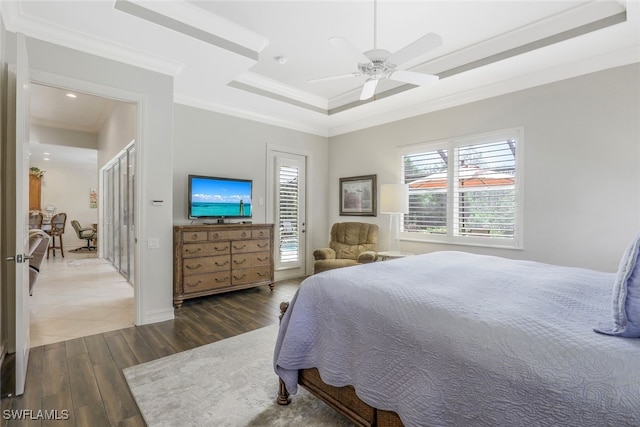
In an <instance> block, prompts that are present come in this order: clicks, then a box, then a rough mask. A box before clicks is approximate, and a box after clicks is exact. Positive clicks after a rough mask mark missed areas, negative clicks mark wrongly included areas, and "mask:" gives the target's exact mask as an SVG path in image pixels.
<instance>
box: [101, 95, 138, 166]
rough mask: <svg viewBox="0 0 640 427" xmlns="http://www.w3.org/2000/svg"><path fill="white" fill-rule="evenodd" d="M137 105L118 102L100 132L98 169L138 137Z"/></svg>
mask: <svg viewBox="0 0 640 427" xmlns="http://www.w3.org/2000/svg"><path fill="white" fill-rule="evenodd" d="M136 130H137V126H136V105H135V104H132V103H125V102H117V103H116V104H115V105H114V107H113V109H112V110H111V113H110V114H109V118H108V119H107V120H106V121H105V123H104V125H103V126H102V129H100V132H99V133H98V144H97V147H98V169H100V168H102V167H103V166H104V165H105V164H107V163H108V162H109V161H111V160H113V158H114V157H115V156H116V155H117V154H118V153H119V152H120V151H122V149H124V147H126V146H127V145H128V144H129V143H130V142H131V141H133V140H134V139H135V138H136Z"/></svg>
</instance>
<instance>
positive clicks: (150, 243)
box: [147, 237, 160, 249]
mask: <svg viewBox="0 0 640 427" xmlns="http://www.w3.org/2000/svg"><path fill="white" fill-rule="evenodd" d="M147 248H149V249H160V239H159V238H157V237H152V238H149V239H147Z"/></svg>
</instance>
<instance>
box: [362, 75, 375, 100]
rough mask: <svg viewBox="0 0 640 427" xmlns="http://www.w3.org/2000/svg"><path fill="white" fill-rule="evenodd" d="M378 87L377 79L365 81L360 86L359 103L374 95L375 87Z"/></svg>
mask: <svg viewBox="0 0 640 427" xmlns="http://www.w3.org/2000/svg"><path fill="white" fill-rule="evenodd" d="M377 86H378V79H367V81H366V82H364V86H362V92H361V93H360V101H364V100H367V99H369V98H371V97H372V96H373V95H375V93H376V87H377Z"/></svg>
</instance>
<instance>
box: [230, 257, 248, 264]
mask: <svg viewBox="0 0 640 427" xmlns="http://www.w3.org/2000/svg"><path fill="white" fill-rule="evenodd" d="M246 261H247V259H246V258H244V259H243V260H242V261H238V260H237V259H234V260H233V263H234V264H244V263H245V262H246Z"/></svg>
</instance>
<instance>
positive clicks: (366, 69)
mask: <svg viewBox="0 0 640 427" xmlns="http://www.w3.org/2000/svg"><path fill="white" fill-rule="evenodd" d="M373 20H374V30H373V44H374V46H373V49H371V50H368V51H366V52H364V53H362V52H360V51H359V50H358V49H357V48H356V47H355V46H354V45H353V44H352V43H351V42H349V41H348V40H346V39H343V38H341V37H332V38H330V39H329V43H330V44H331V45H333V46H334V47H336V48H338V49H341V50H342V51H343V52H345V53H346V54H348V55H349V56H351V57H352V58H353V59H354V60H355V61H357V64H358V65H357V67H358V70H359V71H358V72H352V73H347V74H338V75H334V76H327V77H320V78H316V79H311V80H308V82H309V83H316V82H323V81H329V80H336V79H342V78H346V77H360V76H365V77H367V79H366V80H365V82H364V85H363V87H362V91H361V92H360V100H361V101H365V100H367V99H369V98H371V97H372V96H374V95H375V91H376V88H377V86H378V82H379V81H380V80H385V79H386V80H393V81H398V82H402V83H408V84H412V85H416V86H424V85H428V84H432V83H433V82H435V81H438V79H439V78H438V76H436V75H431V74H424V73H417V72H414V71H408V70H401V69H398V68H397V67H399V66H402V65H403V64H406V63H407V62H409V61H411V60H412V59H414V58H417V57H418V56H420V55H423V54H425V53H427V52H429V51H430V50H432V49H435V48H437V47H439V46H440V45H442V38H441V37H440V36H439V35H437V34H435V33H427V34H425V35H424V36H422V37H420V38H419V39H417V40H415V41H414V42H412V43H410V44H409V45H407V46H405V47H403V48H402V49H400V50H399V51H397V52H396V53H394V54H392V53H391V52H389V51H388V50H384V49H378V48H377V40H376V21H377V7H376V2H375V0H374V18H373Z"/></svg>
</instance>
